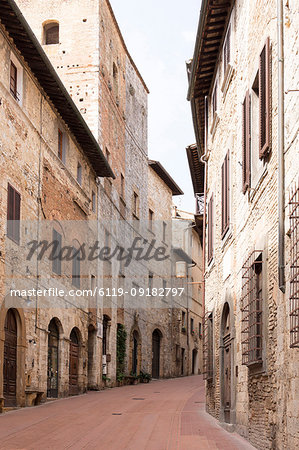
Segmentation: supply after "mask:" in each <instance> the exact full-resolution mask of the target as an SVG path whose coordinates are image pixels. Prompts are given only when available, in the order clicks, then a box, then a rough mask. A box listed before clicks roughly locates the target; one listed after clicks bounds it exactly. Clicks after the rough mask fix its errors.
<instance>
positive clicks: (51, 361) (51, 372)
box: [47, 321, 59, 398]
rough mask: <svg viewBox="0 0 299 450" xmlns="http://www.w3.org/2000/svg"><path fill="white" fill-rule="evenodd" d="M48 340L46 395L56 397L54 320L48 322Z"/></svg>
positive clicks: (56, 335)
mask: <svg viewBox="0 0 299 450" xmlns="http://www.w3.org/2000/svg"><path fill="white" fill-rule="evenodd" d="M49 331H50V334H49V338H48V339H49V340H48V380H47V397H52V398H56V397H58V342H59V332H58V328H57V326H56V324H55V322H52V321H51V322H50V325H49Z"/></svg>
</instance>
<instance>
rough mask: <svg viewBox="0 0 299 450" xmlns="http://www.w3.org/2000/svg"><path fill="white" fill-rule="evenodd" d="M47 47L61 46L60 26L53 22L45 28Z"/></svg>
mask: <svg viewBox="0 0 299 450" xmlns="http://www.w3.org/2000/svg"><path fill="white" fill-rule="evenodd" d="M44 43H45V45H51V44H59V24H58V23H57V22H51V23H48V24H47V25H45V26H44Z"/></svg>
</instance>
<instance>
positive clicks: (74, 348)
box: [69, 330, 79, 395]
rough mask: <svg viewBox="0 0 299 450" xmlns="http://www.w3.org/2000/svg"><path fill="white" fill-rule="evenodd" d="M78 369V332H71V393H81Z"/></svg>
mask: <svg viewBox="0 0 299 450" xmlns="http://www.w3.org/2000/svg"><path fill="white" fill-rule="evenodd" d="M78 369H79V341H78V337H77V334H76V332H75V331H74V330H73V331H72V332H71V342H70V366H69V376H70V378H69V394H70V395H76V394H78V393H79V388H78Z"/></svg>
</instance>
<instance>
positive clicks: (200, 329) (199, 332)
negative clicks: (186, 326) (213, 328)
mask: <svg viewBox="0 0 299 450" xmlns="http://www.w3.org/2000/svg"><path fill="white" fill-rule="evenodd" d="M198 336H199V337H200V338H201V336H202V325H201V322H199V324H198Z"/></svg>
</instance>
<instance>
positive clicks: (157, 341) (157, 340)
mask: <svg viewBox="0 0 299 450" xmlns="http://www.w3.org/2000/svg"><path fill="white" fill-rule="evenodd" d="M160 352H161V331H160V330H158V329H157V328H156V329H155V330H154V331H153V336H152V353H153V359H152V377H153V378H159V377H160Z"/></svg>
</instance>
